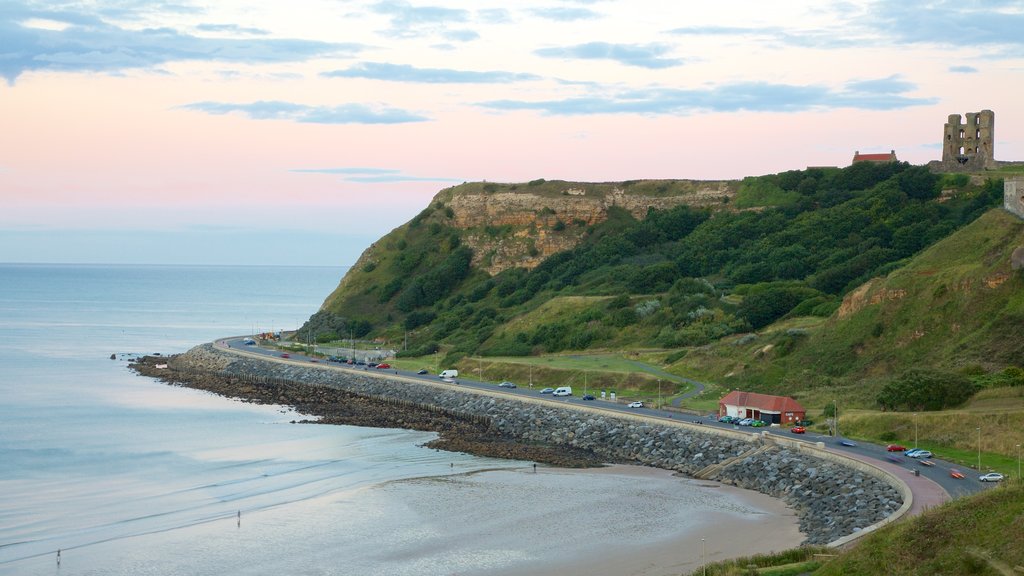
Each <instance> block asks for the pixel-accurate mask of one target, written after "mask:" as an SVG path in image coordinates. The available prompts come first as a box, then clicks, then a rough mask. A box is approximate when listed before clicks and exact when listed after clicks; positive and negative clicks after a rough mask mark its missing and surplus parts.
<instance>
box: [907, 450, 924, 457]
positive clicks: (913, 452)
mask: <svg viewBox="0 0 1024 576" xmlns="http://www.w3.org/2000/svg"><path fill="white" fill-rule="evenodd" d="M921 450H924V448H911V449H910V450H907V451H905V452H904V453H903V455H904V456H909V457H911V458H913V457H914V454H917V453H918V452H920V451H921Z"/></svg>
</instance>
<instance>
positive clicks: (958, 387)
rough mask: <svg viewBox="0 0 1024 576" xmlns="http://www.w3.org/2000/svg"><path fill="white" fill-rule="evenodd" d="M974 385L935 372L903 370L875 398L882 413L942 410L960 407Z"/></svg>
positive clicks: (948, 374)
mask: <svg viewBox="0 0 1024 576" xmlns="http://www.w3.org/2000/svg"><path fill="white" fill-rule="evenodd" d="M977 391H978V385H977V384H975V383H973V382H971V381H970V380H969V379H968V378H967V377H966V376H963V375H961V374H952V373H949V372H938V371H935V370H924V369H914V370H907V371H906V372H904V373H903V374H901V375H900V376H899V378H897V379H896V380H893V381H892V382H889V383H888V384H886V385H885V387H883V388H882V391H881V393H879V395H878V403H879V404H880V405H881V406H882V408H883V409H885V410H906V411H910V410H925V411H932V410H943V409H945V408H952V407H954V406H959V405H960V404H963V403H964V402H966V401H967V400H968V399H970V397H971V396H973V395H974V393H975V392H977Z"/></svg>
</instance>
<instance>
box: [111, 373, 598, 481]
mask: <svg viewBox="0 0 1024 576" xmlns="http://www.w3.org/2000/svg"><path fill="white" fill-rule="evenodd" d="M167 364H169V367H168V368H157V365H167ZM181 364H182V361H181V360H179V358H178V357H171V358H167V357H155V356H145V357H142V358H139V359H138V360H137V361H135V362H133V363H132V364H131V368H132V369H133V370H135V371H136V372H137V373H139V374H141V375H143V376H149V377H152V378H156V379H157V380H160V381H162V382H164V383H166V384H170V385H175V386H185V387H188V388H195V389H199V390H206V391H207V392H212V393H214V394H217V395H220V396H225V397H228V398H236V399H239V400H242V401H244V402H252V403H255V404H276V405H280V406H290V407H292V408H294V409H295V410H296V411H297V412H298V413H300V414H303V415H306V416H314V417H316V418H315V419H305V420H300V421H293V422H295V423H303V424H346V425H350V426H365V427H373V428H401V429H405V430H419V431H427V432H437V433H438V438H437V439H436V440H433V441H431V442H428V443H427V444H425V446H426V447H427V448H436V449H439V450H447V451H449V452H463V453H466V454H473V455H475V456H487V457H491V458H505V459H509V460H524V461H529V462H536V463H539V464H548V465H552V466H559V467H563V468H587V467H598V466H603V465H605V464H606V463H609V462H608V459H607V458H602V457H600V456H598V455H597V454H595V453H594V452H592V451H589V450H582V449H568V450H567V449H566V447H563V446H555V445H550V444H543V443H526V442H521V441H517V440H515V439H512V438H508V437H506V436H504V435H501V434H497V433H495V431H494V430H492V429H491V428H490V426H489V425H488V424H487V423H486V422H484V421H482V420H477V421H474V420H472V419H468V418H465V417H458V416H455V415H452V414H449V413H445V412H439V411H436V410H430V409H427V408H424V407H421V406H416V405H405V404H396V403H394V402H387V401H385V400H382V399H379V398H372V397H367V396H363V395H359V394H354V393H351V392H347V391H345V390H339V389H335V388H325V387H319V386H312V385H308V384H303V383H301V382H289V383H277V382H268V383H259V384H256V383H253V382H252V381H251V380H250V379H247V378H244V377H242V376H239V375H226V374H216V373H210V372H198V371H192V370H183V369H182V368H183V366H181ZM175 365H177V368H175Z"/></svg>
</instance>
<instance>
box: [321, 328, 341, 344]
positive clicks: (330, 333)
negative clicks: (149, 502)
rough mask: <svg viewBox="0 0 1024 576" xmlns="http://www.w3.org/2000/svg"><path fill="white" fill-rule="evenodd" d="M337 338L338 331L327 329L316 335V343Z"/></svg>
mask: <svg viewBox="0 0 1024 576" xmlns="http://www.w3.org/2000/svg"><path fill="white" fill-rule="evenodd" d="M337 339H338V334H337V333H336V332H334V331H333V330H327V331H325V332H320V333H318V334H317V335H316V343H317V344H326V343H327V342H334V341H335V340H337Z"/></svg>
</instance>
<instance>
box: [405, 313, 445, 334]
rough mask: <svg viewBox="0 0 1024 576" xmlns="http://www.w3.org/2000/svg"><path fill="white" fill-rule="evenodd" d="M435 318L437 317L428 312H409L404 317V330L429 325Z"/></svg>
mask: <svg viewBox="0 0 1024 576" xmlns="http://www.w3.org/2000/svg"><path fill="white" fill-rule="evenodd" d="M436 317H437V315H436V314H434V313H433V312H431V311H429V310H416V311H414V312H410V313H409V315H408V316H406V317H405V328H406V330H413V329H415V328H419V327H420V326H423V325H426V324H430V323H431V322H433V321H434V318H436Z"/></svg>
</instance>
